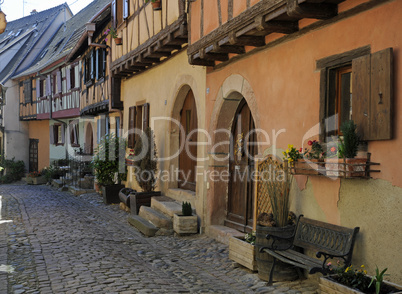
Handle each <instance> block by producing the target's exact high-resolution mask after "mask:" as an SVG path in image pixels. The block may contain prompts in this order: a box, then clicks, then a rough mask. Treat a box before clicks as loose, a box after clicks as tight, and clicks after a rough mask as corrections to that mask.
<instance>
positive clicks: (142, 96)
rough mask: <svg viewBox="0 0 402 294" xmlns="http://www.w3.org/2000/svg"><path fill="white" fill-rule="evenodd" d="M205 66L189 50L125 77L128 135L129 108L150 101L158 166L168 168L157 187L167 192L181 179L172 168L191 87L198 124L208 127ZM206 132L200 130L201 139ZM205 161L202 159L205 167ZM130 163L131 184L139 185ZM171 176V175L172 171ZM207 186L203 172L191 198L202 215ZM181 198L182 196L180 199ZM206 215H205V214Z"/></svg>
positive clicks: (201, 148) (123, 92) (200, 151)
mask: <svg viewBox="0 0 402 294" xmlns="http://www.w3.org/2000/svg"><path fill="white" fill-rule="evenodd" d="M205 78H206V72H205V68H202V67H193V66H191V65H189V64H188V62H187V54H186V52H185V51H183V52H181V53H179V54H177V55H176V56H175V57H174V58H171V59H169V60H168V61H166V62H164V63H162V64H160V65H158V66H156V67H154V68H152V69H150V70H148V71H146V72H144V73H142V74H139V75H136V76H135V77H133V78H128V79H125V80H122V88H121V95H122V97H123V99H124V132H125V134H126V135H127V131H128V124H129V122H128V119H129V108H130V106H133V105H140V104H144V103H149V105H150V108H149V111H150V113H149V118H150V120H149V123H150V127H151V128H152V130H153V131H154V133H155V139H156V144H157V151H158V157H159V163H158V169H159V171H160V172H164V173H165V172H166V174H165V177H163V176H162V177H159V182H158V187H157V190H161V191H163V192H164V194H167V192H168V190H169V189H172V188H177V179H176V177H175V176H174V173H172V172H171V171H173V170H175V169H176V168H177V167H178V154H177V152H178V150H179V132H180V128H179V125H178V122H179V120H180V110H181V109H182V107H183V102H184V99H185V97H186V95H187V93H188V92H189V91H192V92H193V94H194V98H195V102H196V108H197V117H198V128H200V129H205V116H204V113H205ZM202 137H203V134H201V133H199V134H198V140H199V141H201V140H203V139H202ZM197 152H198V154H205V152H206V149H205V146H198V149H197ZM203 164H204V162H203V161H198V162H197V165H200V167H199V168H200V169H201V170H202V169H203V168H202V166H203ZM132 172H133V168H132V167H129V175H128V179H127V185H126V186H127V187H131V188H138V187H137V186H136V185H137V184H136V182H135V179H134V176H133V174H132ZM167 173H169V175H170V176H171V177H170V178H169V179H168V175H167ZM205 189H206V186H205V185H203V179H202V175H201V177H200V178H197V186H196V193H195V196H194V197H195V199H189V200H191V202H193V204H195V209H196V212H197V215H198V216H200V217H202V216H203V214H204V213H205V212H204V207H205V206H204V201H205V193H206V190H205ZM177 200H180V199H177ZM202 219H204V217H202Z"/></svg>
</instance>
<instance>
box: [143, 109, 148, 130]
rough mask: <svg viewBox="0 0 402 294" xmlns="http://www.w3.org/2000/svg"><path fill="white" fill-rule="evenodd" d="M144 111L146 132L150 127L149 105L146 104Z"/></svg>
mask: <svg viewBox="0 0 402 294" xmlns="http://www.w3.org/2000/svg"><path fill="white" fill-rule="evenodd" d="M143 111H144V113H143V116H142V119H143V121H142V126H143V128H142V130H143V131H145V129H146V128H148V127H149V103H145V104H144V110H143Z"/></svg>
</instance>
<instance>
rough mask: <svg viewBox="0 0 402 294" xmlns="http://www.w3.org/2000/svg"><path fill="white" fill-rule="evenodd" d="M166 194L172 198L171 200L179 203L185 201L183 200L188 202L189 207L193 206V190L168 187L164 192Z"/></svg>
mask: <svg viewBox="0 0 402 294" xmlns="http://www.w3.org/2000/svg"><path fill="white" fill-rule="evenodd" d="M166 196H167V197H169V198H172V199H173V200H175V201H177V202H179V203H180V205H181V203H182V202H183V201H185V202H190V203H191V207H193V208H194V207H195V196H196V195H195V192H194V191H190V190H184V189H178V188H176V189H169V190H167V192H166ZM180 209H181V208H180Z"/></svg>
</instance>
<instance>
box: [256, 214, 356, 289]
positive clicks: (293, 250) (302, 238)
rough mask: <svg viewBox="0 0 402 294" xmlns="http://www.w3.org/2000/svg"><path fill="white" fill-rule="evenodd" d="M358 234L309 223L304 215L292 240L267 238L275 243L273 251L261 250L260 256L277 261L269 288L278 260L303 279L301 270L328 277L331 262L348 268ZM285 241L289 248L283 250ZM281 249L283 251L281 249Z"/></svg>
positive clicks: (316, 222) (315, 221)
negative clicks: (294, 269)
mask: <svg viewBox="0 0 402 294" xmlns="http://www.w3.org/2000/svg"><path fill="white" fill-rule="evenodd" d="M358 232H359V227H355V228H354V229H350V228H345V227H341V226H337V225H332V224H328V223H325V222H321V221H317V220H312V219H308V218H305V217H303V215H301V216H300V217H299V219H298V221H297V225H296V229H295V232H294V233H293V235H292V236H291V237H289V238H281V237H277V236H273V235H267V239H268V240H270V239H272V243H271V245H270V247H269V248H268V247H262V248H260V252H266V253H268V254H270V255H271V256H272V257H273V259H274V260H273V263H272V268H271V272H270V275H269V284H271V283H272V278H273V272H274V268H275V264H276V262H277V260H281V261H282V262H285V263H288V264H291V265H294V266H296V267H297V268H298V272H299V275H301V273H300V270H299V268H303V269H305V270H307V272H308V273H309V274H314V273H317V272H321V273H323V274H324V275H326V274H328V273H329V271H330V269H329V266H328V262H329V260H330V259H332V258H338V259H342V260H343V266H344V267H345V268H346V267H348V266H349V265H350V264H351V260H352V253H353V246H354V243H355V239H356V235H357V233H358ZM281 240H282V243H281ZM285 240H286V241H287V242H288V243H287V244H290V245H288V246H287V247H285V248H284V247H283V246H282V245H280V244H283V241H285ZM292 240H293V241H292ZM289 241H290V242H289ZM279 247H281V248H280V249H279ZM300 249H304V250H312V251H315V252H316V257H317V258H314V257H311V256H308V255H306V254H304V253H301V252H300Z"/></svg>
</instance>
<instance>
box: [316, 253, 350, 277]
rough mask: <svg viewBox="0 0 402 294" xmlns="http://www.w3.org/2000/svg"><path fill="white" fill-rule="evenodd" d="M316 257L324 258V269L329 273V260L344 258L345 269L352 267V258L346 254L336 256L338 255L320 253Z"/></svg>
mask: <svg viewBox="0 0 402 294" xmlns="http://www.w3.org/2000/svg"><path fill="white" fill-rule="evenodd" d="M315 256H317V258H321V256H324V260H323V262H322V269H323V270H324V271H325V272H327V273H329V272H331V269H330V267H329V266H328V262H327V261H328V259H333V258H342V259H343V264H344V265H343V268H346V267H348V266H349V265H350V261H349V260H350V257H349V254H345V255H336V254H329V253H326V252H322V251H318V252H317V253H316V254H315Z"/></svg>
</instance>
